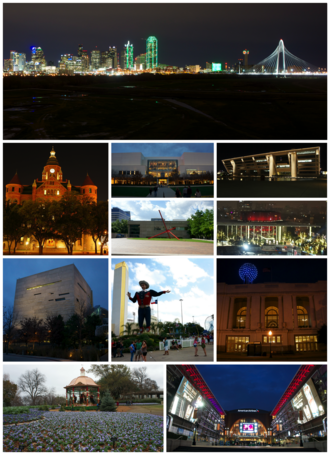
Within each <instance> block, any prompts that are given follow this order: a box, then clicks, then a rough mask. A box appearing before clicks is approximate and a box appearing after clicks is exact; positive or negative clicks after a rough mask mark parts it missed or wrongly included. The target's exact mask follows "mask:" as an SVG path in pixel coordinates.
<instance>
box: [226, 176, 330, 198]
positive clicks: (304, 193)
mask: <svg viewBox="0 0 330 455" xmlns="http://www.w3.org/2000/svg"><path fill="white" fill-rule="evenodd" d="M217 183H218V190H217V191H218V197H220V198H225V197H239V198H242V197H244V198H248V197H276V198H277V197H278V198H282V197H299V198H310V197H327V179H323V178H322V179H313V180H307V179H304V180H299V181H296V182H289V181H277V182H275V181H271V182H270V181H266V180H265V181H262V180H244V181H241V180H235V181H234V180H218V182H217Z"/></svg>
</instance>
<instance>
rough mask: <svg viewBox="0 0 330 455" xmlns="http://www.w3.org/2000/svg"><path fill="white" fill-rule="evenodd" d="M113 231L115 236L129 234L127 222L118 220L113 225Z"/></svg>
mask: <svg viewBox="0 0 330 455" xmlns="http://www.w3.org/2000/svg"><path fill="white" fill-rule="evenodd" d="M111 231H112V232H113V233H115V234H128V222H127V220H116V221H114V222H113V223H112V224H111Z"/></svg>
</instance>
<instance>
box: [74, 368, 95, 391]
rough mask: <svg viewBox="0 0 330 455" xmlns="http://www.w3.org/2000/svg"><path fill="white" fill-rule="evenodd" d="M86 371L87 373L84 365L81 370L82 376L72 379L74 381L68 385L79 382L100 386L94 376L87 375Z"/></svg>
mask: <svg viewBox="0 0 330 455" xmlns="http://www.w3.org/2000/svg"><path fill="white" fill-rule="evenodd" d="M85 373H86V371H85V369H84V367H82V368H81V370H80V376H78V377H77V378H74V379H72V381H71V382H70V384H69V385H68V386H67V387H70V386H76V385H78V384H82V385H93V386H95V387H98V385H97V384H96V383H95V381H94V380H93V379H92V378H89V377H88V376H86V375H85Z"/></svg>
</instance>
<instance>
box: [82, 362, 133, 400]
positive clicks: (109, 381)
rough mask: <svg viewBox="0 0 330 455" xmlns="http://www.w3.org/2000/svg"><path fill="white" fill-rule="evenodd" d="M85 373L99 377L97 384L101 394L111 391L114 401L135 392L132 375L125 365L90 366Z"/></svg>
mask: <svg viewBox="0 0 330 455" xmlns="http://www.w3.org/2000/svg"><path fill="white" fill-rule="evenodd" d="M87 373H94V374H95V375H96V376H98V377H100V379H99V381H98V382H97V383H98V385H99V386H100V390H101V392H102V391H103V392H105V391H106V390H111V393H112V396H113V397H114V399H115V400H117V399H119V398H120V396H122V395H125V394H126V393H129V392H134V391H135V390H137V388H136V383H135V381H133V379H132V373H131V370H130V368H129V367H127V366H126V365H94V364H93V365H91V368H90V369H89V370H88V371H87Z"/></svg>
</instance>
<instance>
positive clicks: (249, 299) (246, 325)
mask: <svg viewBox="0 0 330 455" xmlns="http://www.w3.org/2000/svg"><path fill="white" fill-rule="evenodd" d="M251 298H252V297H248V298H247V302H246V320H245V328H246V329H250V311H251Z"/></svg>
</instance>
